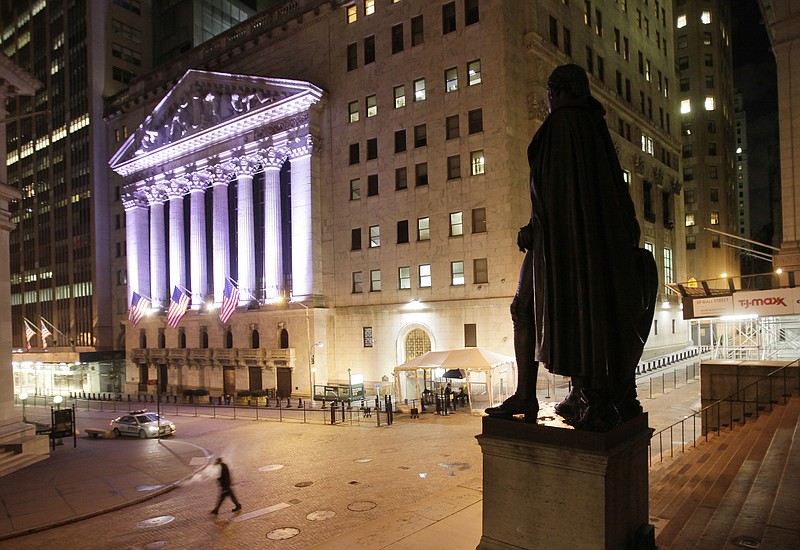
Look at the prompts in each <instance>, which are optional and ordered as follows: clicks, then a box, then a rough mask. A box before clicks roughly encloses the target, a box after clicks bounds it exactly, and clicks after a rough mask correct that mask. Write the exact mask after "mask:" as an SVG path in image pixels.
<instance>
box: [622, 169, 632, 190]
mask: <svg viewBox="0 0 800 550" xmlns="http://www.w3.org/2000/svg"><path fill="white" fill-rule="evenodd" d="M622 181H624V182H625V185H627V186H628V187H630V186H631V173H630V172H629V171H628V170H623V171H622Z"/></svg>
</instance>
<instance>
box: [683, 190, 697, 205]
mask: <svg viewBox="0 0 800 550" xmlns="http://www.w3.org/2000/svg"><path fill="white" fill-rule="evenodd" d="M683 202H684V203H685V204H694V189H686V190H685V191H684V192H683Z"/></svg>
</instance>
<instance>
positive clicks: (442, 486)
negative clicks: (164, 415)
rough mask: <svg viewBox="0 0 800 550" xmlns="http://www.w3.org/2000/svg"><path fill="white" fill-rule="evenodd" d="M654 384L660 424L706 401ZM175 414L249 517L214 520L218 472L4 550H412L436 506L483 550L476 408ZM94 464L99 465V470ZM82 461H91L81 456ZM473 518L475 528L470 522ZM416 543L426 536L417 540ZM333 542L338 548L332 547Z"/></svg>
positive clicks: (653, 404) (133, 454) (128, 449)
mask: <svg viewBox="0 0 800 550" xmlns="http://www.w3.org/2000/svg"><path fill="white" fill-rule="evenodd" d="M659 376H660V375H659ZM643 380H646V379H645V378H643ZM645 383H647V384H648V387H647V388H645V387H642V386H641V385H640V394H641V395H642V398H643V399H642V400H643V403H644V404H645V406H646V408H647V409H648V411H649V412H650V424H651V426H653V427H656V428H659V427H662V426H665V425H667V424H669V423H671V422H673V421H675V420H679V419H680V418H682V417H683V416H684V415H685V414H687V412H689V410H690V409H691V408H692V407H696V406H697V404H698V402H699V396H698V392H699V382H698V381H697V380H690V382H689V383H688V384H684V383H682V380H679V383H678V387H677V389H673V388H672V387H671V384H667V386H666V390H667V392H666V393H664V394H661V393H657V394H655V395H654V396H653V399H652V400H651V399H648V393H649V382H645ZM29 410H30V409H29ZM34 414H35V413H34ZM118 414H119V413H113V412H103V413H101V412H95V411H91V412H86V411H82V412H80V413H79V419H81V421H80V423H79V425H84V426H86V425H87V424H88V423H93V424H94V425H103V424H107V422H108V419H110V418H113V417H114V416H116V415H118ZM29 416H31V415H30V414H29ZM170 417H171V418H172V419H174V420H176V422H177V426H178V434H177V437H176V438H175V439H173V440H169V441H167V442H166V443H165V444H166V445H175V444H176V443H178V442H181V443H191V444H192V445H196V446H198V447H200V448H203V449H206V450H207V452H208V453H209V454H213V455H215V456H222V457H224V459H225V461H226V462H227V463H228V464H229V466H230V469H231V473H232V476H233V481H234V483H235V485H234V490H235V492H236V494H237V496H238V498H239V500H240V501H241V502H242V505H243V510H242V512H240V513H239V514H233V513H231V512H230V509H231V508H232V504H230V503H229V501H228V502H226V503H225V505H224V506H223V508H222V509H221V510H222V511H221V512H220V515H219V516H218V517H214V516H211V515H209V513H208V512H209V511H210V510H211V508H212V507H213V506H214V503H215V499H216V498H217V486H216V482H215V479H214V478H215V477H216V472H215V470H214V467H213V466H209V467H206V468H205V469H203V470H201V471H200V472H199V473H197V474H196V475H195V476H193V477H192V478H190V479H189V480H188V481H186V482H184V483H182V484H181V485H180V486H179V487H177V488H176V489H174V490H172V491H170V492H167V493H165V494H163V495H161V496H158V497H155V498H153V499H151V500H147V501H145V502H142V503H139V504H135V505H133V506H130V507H127V508H124V509H121V510H118V511H114V512H110V513H106V514H102V515H99V516H96V517H93V518H90V519H87V520H83V521H80V522H77V523H71V524H68V525H64V526H61V527H58V528H55V529H50V530H47V531H43V532H39V533H34V534H30V535H26V536H23V537H18V538H15V539H12V540H7V541H3V542H0V547H2V548H15V549H16V548H22V549H26V548H31V549H33V548H42V547H55V546H58V545H67V544H69V545H70V546H74V545H75V544H76V541H80V544H79V545H80V547H81V548H89V549H91V548H130V549H140V548H141V549H144V548H162V547H167V548H235V547H237V546H244V545H248V546H252V545H253V544H257V545H260V546H266V547H269V548H281V549H287V550H293V549H301V548H308V547H311V546H315V545H319V548H333V547H347V544H348V543H346V542H344V543H343V542H341V541H340V542H339V543H337V544H338V546H336V544H334V542H335V541H337V540H341V539H342V536H343V535H346V534H347V533H348V532H350V533H353V532H354V533H357V534H360V535H361V536H362V539H366V540H360V542H359V547H362V548H363V547H374V548H382V547H384V548H393V549H395V548H397V549H399V548H406V547H409V546H407V545H403V544H391V543H390V542H385V543H384V542H381V541H382V540H383V539H386V540H387V541H391V540H395V539H398V538H399V535H398V533H399V532H401V531H402V529H403V528H404V527H405V528H408V529H411V526H410V524H411V523H413V521H414V517H415V516H416V515H417V511H416V510H418V509H421V508H424V507H425V506H426V505H427V507H428V508H434V509H433V510H428V512H430V513H433V514H436V513H437V510H436V509H437V508H438V513H439V514H440V515H442V516H448V515H451V516H452V518H455V519H456V521H454V525H453V526H452V529H454V530H455V532H456V533H462V534H463V536H461V537H459V538H458V540H457V541H450V542H445V541H438V542H436V544H440V543H444V545H445V546H446V547H448V548H449V549H450V550H458V549H459V548H462V547H463V548H474V547H475V545H476V544H477V539H475V540H473V539H474V538H475V536H476V534H477V537H478V538H479V537H480V502H477V504H473V502H475V501H476V500H479V490H480V488H481V475H482V471H481V453H480V448H479V446H478V444H477V442H476V440H475V437H474V436H475V435H476V434H478V433H479V432H480V418H478V417H474V416H470V415H468V414H466V413H464V412H458V413H456V414H453V415H450V416H446V417H444V416H437V415H433V414H426V415H423V416H422V418H420V419H413V420H412V419H409V418H408V416H407V415H398V417H397V419H396V422H395V424H394V425H392V426H385V425H384V426H382V427H380V428H378V427H376V426H375V423H374V418H373V419H372V420H373V422H363V423H361V424H359V425H352V426H351V425H337V426H330V425H322V424H302V423H299V422H282V423H281V422H277V421H273V420H266V421H265V420H258V421H256V420H241V419H240V420H232V419H222V418H216V419H210V418H204V417H191V416H179V417H177V418H176V417H174V416H173V415H170ZM70 445H71V442H70ZM153 445H159V443H158V442H156V441H153V440H138V439H122V440H89V439H86V438H79V441H78V451H83V450H85V449H90V448H91V446H96V448H98V449H103V450H104V451H106V452H112V453H113V452H115V451H120V452H121V453H124V456H125V457H129V458H130V459H131V460H132V461H133V462H140V461H147V452H148V449H151V450H152V447H151V446H153ZM109 449H112V450H111V451H109ZM70 452H74V450H73V449H72V448H71V446H64V447H59V448H58V449H57V450H56V453H55V454H56V455H59V456H62V455H64V454H66V453H70ZM196 453H197V454H198V456H203V453H202V452H199V451H197V452H196ZM92 462H93V461H92V460H91V459H87V464H91V463H92ZM75 463H76V464H78V466H79V462H78V461H75ZM62 474H63V475H67V474H66V473H65V472H62ZM475 495H477V496H475ZM437 499H438V500H437ZM426 503H427V504H426ZM431 503H433V504H431ZM436 503H438V504H436ZM449 506H452V507H453V510H469V514H466V513H464V514H461V515H456V514H451V511H450V509H449V508H448V507H449ZM459 506H460V508H459ZM420 513H426V512H424V511H423V512H420ZM452 518H451V521H453V520H452ZM458 518H461V519H460V520H458ZM443 520H444V521H447V518H446V517H443ZM466 520H469V525H459V521H461V522H462V523H463V522H464V521H466ZM337 536H338V539H337V538H335V537H337ZM418 538H419V534H418V535H417V539H418ZM344 540H345V541H346V540H348V539H347V538H346V537H345V539H344ZM353 540H355V539H353ZM411 540H416V539H413V537H412V538H409V539H407V541H406V542H409V541H411ZM326 541H334V542H331V543H330V544H331V545H330V546H328V543H326ZM369 541H372V544H369ZM415 544H416V548H421V547H424V544H423V546H420V545H419V540H416V542H415ZM431 544H434V542H431Z"/></svg>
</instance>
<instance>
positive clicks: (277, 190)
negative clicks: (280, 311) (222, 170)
mask: <svg viewBox="0 0 800 550" xmlns="http://www.w3.org/2000/svg"><path fill="white" fill-rule="evenodd" d="M285 160H286V153H285V152H284V151H281V150H278V149H276V148H275V147H270V148H269V149H267V150H265V151H263V152H262V159H261V165H262V166H263V167H264V291H265V294H266V296H265V298H266V299H267V300H274V299H276V298H278V297H279V296H280V295H281V291H282V290H283V247H282V242H281V241H282V239H281V178H280V173H281V166H282V165H283V162H284V161H285Z"/></svg>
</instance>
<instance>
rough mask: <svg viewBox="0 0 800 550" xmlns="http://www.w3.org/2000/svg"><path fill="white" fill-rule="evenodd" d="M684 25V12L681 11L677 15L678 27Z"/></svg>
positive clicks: (680, 27)
mask: <svg viewBox="0 0 800 550" xmlns="http://www.w3.org/2000/svg"><path fill="white" fill-rule="evenodd" d="M685 26H686V14H685V13H682V14H680V15H679V16H678V28H679V29H682V28H683V27H685Z"/></svg>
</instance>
